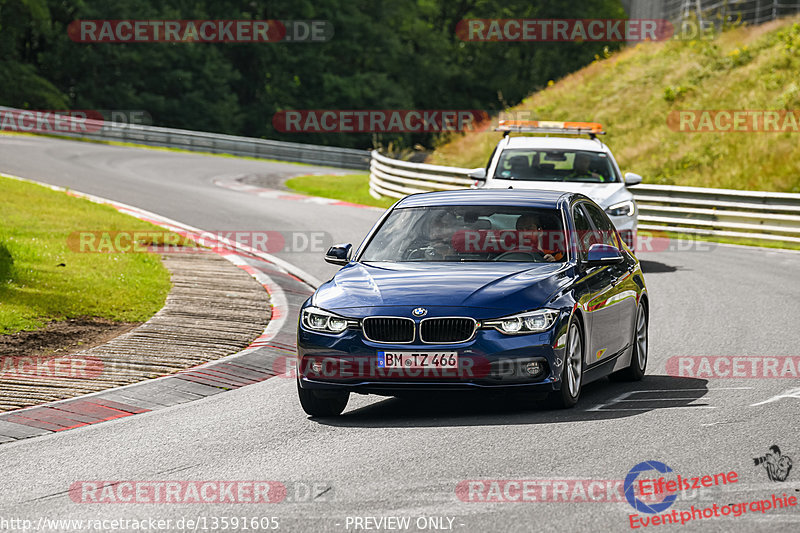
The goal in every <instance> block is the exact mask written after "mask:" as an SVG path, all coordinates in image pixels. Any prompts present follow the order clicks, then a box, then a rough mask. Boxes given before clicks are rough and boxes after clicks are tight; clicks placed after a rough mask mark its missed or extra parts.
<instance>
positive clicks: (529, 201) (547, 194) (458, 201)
mask: <svg viewBox="0 0 800 533" xmlns="http://www.w3.org/2000/svg"><path fill="white" fill-rule="evenodd" d="M569 194H571V193H567V192H563V191H538V190H531V189H527V190H523V189H462V190H457V191H441V192H428V193H423V194H414V195H412V196H407V197H406V198H404V199H402V200H401V201H400V202H399V203H398V204H397V207H434V206H439V205H503V206H515V207H538V208H553V209H554V208H556V207H557V206H558V200H559V199H560V198H561V197H563V196H568V195H569Z"/></svg>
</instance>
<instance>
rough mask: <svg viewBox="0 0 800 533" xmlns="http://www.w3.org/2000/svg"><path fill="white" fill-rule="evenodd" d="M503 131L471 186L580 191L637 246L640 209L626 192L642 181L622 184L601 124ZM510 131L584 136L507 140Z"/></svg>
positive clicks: (504, 124) (530, 124) (510, 126)
mask: <svg viewBox="0 0 800 533" xmlns="http://www.w3.org/2000/svg"><path fill="white" fill-rule="evenodd" d="M496 130H497V131H503V132H505V136H504V137H503V139H502V140H501V141H500V142H499V143H498V144H497V147H496V148H495V149H494V152H493V153H492V155H491V157H490V158H489V163H488V165H487V166H486V168H485V169H480V170H479V171H477V172H475V173H473V174H472V175H471V176H472V178H474V179H475V185H474V186H475V187H478V188H489V189H540V190H554V191H567V192H579V193H582V194H585V195H586V196H588V197H589V198H591V199H592V200H594V201H595V202H596V203H597V204H599V205H600V207H602V208H603V209H604V210H605V211H606V213H607V214H608V216H609V217H610V218H611V220H612V221H613V222H614V225H615V226H616V228H617V230H618V231H619V233H620V236H621V237H622V239H623V240H624V241H625V243H626V244H627V245H628V247H629V248H631V249H632V250H633V249H634V247H635V243H636V232H637V223H638V210H637V208H636V202H635V201H634V199H633V194H631V192H630V191H629V190H628V189H627V187H630V186H633V185H637V184H639V183H641V182H642V177H641V176H639V175H637V174H633V173H630V172H629V173H627V174H625V177H624V180H623V177H622V174H621V172H620V170H619V166H618V165H617V162H616V161H615V160H614V156H613V155H612V154H611V150H609V149H608V146H606V145H605V144H603V143H602V142H600V140H599V139H598V138H597V135H602V134H603V133H604V132H603V128H602V126H600V125H599V124H594V123H584V122H542V121H538V122H535V121H513V122H512V121H501V122H500V124H499V126H498V127H497V128H496ZM511 132H520V133H548V134H568V135H576V134H588V135H589V136H590V139H580V138H576V137H510V136H509V135H508V134H509V133H511Z"/></svg>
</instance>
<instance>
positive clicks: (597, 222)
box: [583, 203, 620, 248]
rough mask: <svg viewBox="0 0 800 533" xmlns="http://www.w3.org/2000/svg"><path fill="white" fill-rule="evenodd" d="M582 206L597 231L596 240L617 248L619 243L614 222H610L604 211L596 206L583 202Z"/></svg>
mask: <svg viewBox="0 0 800 533" xmlns="http://www.w3.org/2000/svg"><path fill="white" fill-rule="evenodd" d="M583 208H584V209H585V210H586V213H587V214H588V215H589V218H590V219H591V220H592V223H593V224H594V227H595V229H597V230H598V232H599V234H598V238H599V240H598V241H597V242H599V243H602V244H608V245H611V246H615V247H617V248H619V247H620V245H619V243H618V242H617V230H616V229H614V224H612V223H611V221H610V220H609V219H608V217H607V216H606V215H605V213H603V212H602V211H601V210H600V209H599V208H598V207H597V206H595V205H592V204H587V203H584V204H583ZM593 244H594V243H593Z"/></svg>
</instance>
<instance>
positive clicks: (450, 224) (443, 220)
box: [428, 212, 457, 259]
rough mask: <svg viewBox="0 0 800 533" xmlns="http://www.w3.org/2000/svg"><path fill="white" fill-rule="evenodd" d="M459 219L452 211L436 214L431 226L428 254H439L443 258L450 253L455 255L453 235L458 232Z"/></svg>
mask: <svg viewBox="0 0 800 533" xmlns="http://www.w3.org/2000/svg"><path fill="white" fill-rule="evenodd" d="M456 226H457V221H456V217H455V216H454V215H453V214H452V213H447V212H444V213H441V214H438V215H436V217H435V218H434V219H433V222H432V224H431V226H430V230H431V234H430V246H429V248H428V256H437V257H439V258H441V259H444V258H446V257H447V256H450V255H455V254H456V251H455V249H454V248H453V235H455V232H456V229H457V228H456Z"/></svg>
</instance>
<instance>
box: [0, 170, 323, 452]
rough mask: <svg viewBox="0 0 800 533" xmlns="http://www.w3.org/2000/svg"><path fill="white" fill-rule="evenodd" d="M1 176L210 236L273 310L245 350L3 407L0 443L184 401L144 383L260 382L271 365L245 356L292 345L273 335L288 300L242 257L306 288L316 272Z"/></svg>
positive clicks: (194, 386) (173, 386)
mask: <svg viewBox="0 0 800 533" xmlns="http://www.w3.org/2000/svg"><path fill="white" fill-rule="evenodd" d="M0 176H2V177H6V178H10V179H15V180H19V181H24V182H28V183H34V184H36V185H42V186H45V187H48V188H50V189H52V190H56V191H60V192H65V193H67V194H69V195H71V196H74V197H78V198H84V199H87V200H90V201H92V202H96V203H100V204H105V205H110V206H112V207H114V208H115V209H117V210H118V211H119V212H121V213H125V214H128V215H131V216H134V217H136V218H138V219H140V220H144V221H147V222H150V223H152V224H155V225H157V226H160V227H162V228H164V229H167V230H170V231H173V232H176V233H179V234H181V235H182V236H185V237H187V238H190V239H192V240H195V241H197V240H199V238H200V237H202V239H203V240H204V242H205V243H208V242H210V241H211V242H214V244H215V246H214V250H213V251H214V252H215V253H217V254H219V255H221V256H222V257H224V258H225V259H227V260H228V261H230V262H231V263H233V264H234V265H236V266H237V267H239V268H241V269H242V270H244V271H245V272H247V273H248V274H250V275H251V276H253V278H254V279H255V280H256V281H258V282H259V283H260V284H261V285H262V286H263V287H264V289H265V290H266V291H267V293H268V294H269V297H270V303H271V306H272V315H271V318H270V321H269V323H268V324H267V326H266V328H265V329H264V331H263V332H262V334H261V335H259V337H258V338H256V339H255V340H254V341H253V342H251V343H250V345H248V347H247V348H245V349H244V350H241V351H239V352H237V353H235V354H231V355H228V356H226V357H223V358H220V359H216V360H214V361H209V362H207V363H204V364H201V365H198V366H195V367H192V368H189V369H185V370H182V371H180V372H177V373H174V374H169V375H166V376H162V377H159V378H155V379H150V380H146V381H143V382H138V383H132V384H130V385H125V386H122V387H117V388H113V389H106V390H104V391H99V392H94V393H90V394H85V395H82V396H77V397H75V398H69V399H64V400H59V401H56V402H50V403H47V404H43V405H38V406H34V407H28V408H24V409H19V410H15V411H10V412H7V413H3V414H2V415H0V443H2V442H7V441H9V440H19V439H24V438H29V437H33V436H38V435H44V434H47V433H51V432H53V433H54V432H60V431H65V430H67V429H73V428H76V427H81V426H86V425H92V424H97V423H100V422H105V421H108V420H114V419H117V418H122V417H126V416H131V415H134V414H139V413H145V412H149V411H153V410H157V409H161V408H165V407H169V406H171V405H176V404H178V403H183V402H184V401H186V400H185V399H181V400H180V401H174V402H173V403H170V401H169V400H164V399H163V398H162V399H160V400H158V401H153V402H151V401H150V400H149V399H147V398H146V394H145V395H144V396H142V394H141V393H138V394H137V391H139V390H144V389H145V388H147V390H149V391H154V390H155V391H157V392H161V393H165V392H167V391H170V390H172V391H174V392H175V393H176V394H178V395H183V397H184V398H185V397H186V396H187V395H193V396H194V397H196V399H200V398H202V397H205V396H208V395H212V394H216V393H219V392H222V391H224V390H230V389H236V388H240V387H243V386H246V385H250V384H253V383H258V382H260V381H264V380H266V379H269V378H270V377H273V376H274V375H275V373H274V372H272V371H270V370H271V369H267V368H263V367H259V366H256V365H253V364H252V362H251V361H249V360H248V357H247V356H248V355H250V354H253V352H256V351H257V350H259V349H262V348H265V347H270V348H273V349H277V350H281V351H289V350H290V349H291V347H290V346H288V345H284V344H281V343H278V342H276V341H275V340H274V339H275V337H276V335H277V334H278V333H279V332H280V331H281V329H282V328H283V327H284V326H285V325H286V320H287V318H288V309H289V306H288V303H287V299H286V295H285V293H284V291H283V289H282V288H281V286H280V285H279V284H278V283H276V282H275V281H274V280H273V279H272V278H271V277H270V276H268V275H267V274H265V273H264V272H262V271H261V270H259V269H257V268H254V267H253V266H252V265H250V264H249V263H248V262H247V261H246V260H245V259H244V257H246V256H250V257H253V258H257V259H259V260H261V261H264V262H266V263H269V264H270V265H271V266H272V267H273V268H276V269H277V270H279V271H282V272H284V273H285V274H287V275H289V276H290V277H291V278H293V279H295V280H297V281H299V282H301V283H303V284H305V285H307V286H308V287H309V290H313V289H314V288H316V287H317V286H319V285H320V281H319V280H317V279H316V278H315V277H314V276H312V275H310V274H308V273H307V272H305V271H303V270H302V269H300V268H298V267H296V266H294V265H292V264H290V263H287V262H286V261H283V260H281V259H279V258H277V257H274V256H272V255H271V254H267V253H264V252H260V251H258V250H255V249H253V248H250V247H249V246H246V245H243V244H241V243H238V242H235V241H231V240H229V239H226V238H223V237H220V236H218V235H215V234H213V233H211V232H206V231H203V230H200V229H198V228H194V227H192V226H188V225H186V224H183V223H180V222H177V221H175V220H171V219H169V218H166V217H162V216H160V215H157V214H155V213H151V212H149V211H146V210H143V209H139V208H137V207H133V206H129V205H126V204H123V203H120V202H115V201H113V200H108V199H106V198H101V197H98V196H94V195H91V194H86V193H81V192H77V191H74V190H69V189H65V188H63V187H58V186H55V185H50V184H47V183H42V182H39V181H36V180H30V179H26V178H22V177H19V176H13V175H9V174H3V173H0ZM120 400H122V401H120ZM159 402H160V403H159Z"/></svg>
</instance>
